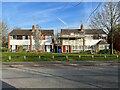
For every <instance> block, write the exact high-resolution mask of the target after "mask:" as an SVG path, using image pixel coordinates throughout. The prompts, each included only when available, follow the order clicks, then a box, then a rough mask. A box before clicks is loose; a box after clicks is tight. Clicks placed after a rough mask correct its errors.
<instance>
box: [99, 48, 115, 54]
mask: <svg viewBox="0 0 120 90" xmlns="http://www.w3.org/2000/svg"><path fill="white" fill-rule="evenodd" d="M99 54H110V49H104V50H100V51H99ZM113 54H117V51H116V50H113Z"/></svg>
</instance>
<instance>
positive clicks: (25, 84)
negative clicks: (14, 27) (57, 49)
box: [2, 64, 118, 88]
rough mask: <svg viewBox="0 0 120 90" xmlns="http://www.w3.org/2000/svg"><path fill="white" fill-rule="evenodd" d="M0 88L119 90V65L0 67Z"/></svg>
mask: <svg viewBox="0 0 120 90" xmlns="http://www.w3.org/2000/svg"><path fill="white" fill-rule="evenodd" d="M2 81H3V83H7V84H8V85H6V84H3V88H7V87H8V88H118V66H64V65H61V64H54V65H45V66H44V65H42V66H26V67H25V66H12V67H9V66H7V65H3V67H2Z"/></svg>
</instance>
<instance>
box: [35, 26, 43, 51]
mask: <svg viewBox="0 0 120 90" xmlns="http://www.w3.org/2000/svg"><path fill="white" fill-rule="evenodd" d="M33 39H34V42H35V44H34V46H35V49H36V50H41V48H42V47H41V45H40V44H41V31H40V27H39V25H36V30H34V33H33Z"/></svg>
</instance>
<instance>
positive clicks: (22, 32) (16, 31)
mask: <svg viewBox="0 0 120 90" xmlns="http://www.w3.org/2000/svg"><path fill="white" fill-rule="evenodd" d="M31 31H32V30H25V29H24V30H23V29H14V30H12V31H11V32H10V33H9V34H10V35H30V34H31Z"/></svg>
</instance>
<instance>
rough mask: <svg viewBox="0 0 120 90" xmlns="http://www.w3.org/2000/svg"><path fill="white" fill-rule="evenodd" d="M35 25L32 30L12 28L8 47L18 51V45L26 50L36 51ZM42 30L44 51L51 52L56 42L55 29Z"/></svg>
mask: <svg viewBox="0 0 120 90" xmlns="http://www.w3.org/2000/svg"><path fill="white" fill-rule="evenodd" d="M34 30H35V27H34V25H33V26H32V29H30V30H23V29H16V30H12V31H11V32H10V33H9V35H8V48H9V49H10V50H11V51H12V52H16V51H17V49H18V46H23V48H24V49H25V50H26V51H35V42H34V39H33V33H34ZM40 31H41V43H40V45H42V46H43V47H44V48H42V52H51V51H52V49H53V42H54V31H53V30H40Z"/></svg>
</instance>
